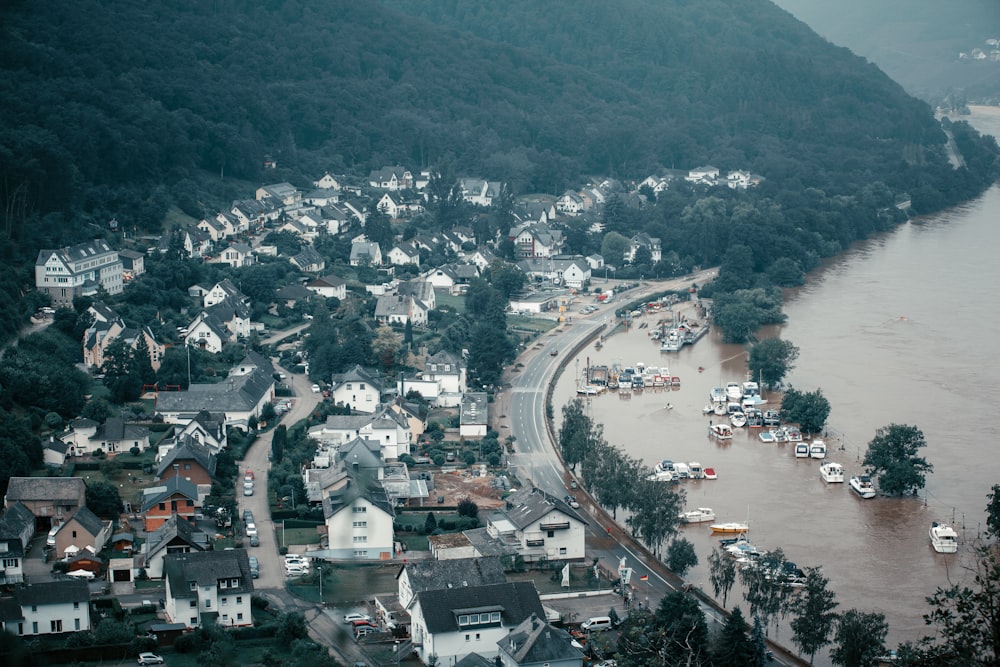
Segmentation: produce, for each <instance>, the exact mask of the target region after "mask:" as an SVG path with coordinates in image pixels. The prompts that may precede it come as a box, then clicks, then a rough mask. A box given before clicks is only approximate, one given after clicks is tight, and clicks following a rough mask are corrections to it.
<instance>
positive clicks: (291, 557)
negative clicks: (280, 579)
mask: <svg viewBox="0 0 1000 667" xmlns="http://www.w3.org/2000/svg"><path fill="white" fill-rule="evenodd" d="M285 565H286V566H288V565H302V566H303V567H309V560H308V559H307V558H306V557H305V556H300V555H298V554H288V555H287V556H285Z"/></svg>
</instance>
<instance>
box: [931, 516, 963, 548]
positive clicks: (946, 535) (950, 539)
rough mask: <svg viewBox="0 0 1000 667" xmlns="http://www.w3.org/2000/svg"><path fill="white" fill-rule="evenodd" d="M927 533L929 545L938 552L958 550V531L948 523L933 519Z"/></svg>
mask: <svg viewBox="0 0 1000 667" xmlns="http://www.w3.org/2000/svg"><path fill="white" fill-rule="evenodd" d="M928 534H929V535H930V538H931V546H932V547H934V551H936V552H938V553H939V554H953V553H955V552H956V551H958V533H956V532H955V529H954V528H952V527H951V526H949V525H948V524H946V523H938V522H937V521H934V522H933V523H931V528H930V531H928Z"/></svg>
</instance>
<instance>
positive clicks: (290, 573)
mask: <svg viewBox="0 0 1000 667" xmlns="http://www.w3.org/2000/svg"><path fill="white" fill-rule="evenodd" d="M307 574H309V568H308V567H305V566H303V565H285V576H286V577H301V576H304V575H307Z"/></svg>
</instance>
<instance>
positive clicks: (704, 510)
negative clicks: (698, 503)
mask: <svg viewBox="0 0 1000 667" xmlns="http://www.w3.org/2000/svg"><path fill="white" fill-rule="evenodd" d="M677 518H678V519H680V520H681V521H683V522H684V523H703V522H705V521H715V512H714V511H712V508H711V507H699V508H697V509H693V510H688V511H687V512H683V513H681V514H680V516H678V517H677Z"/></svg>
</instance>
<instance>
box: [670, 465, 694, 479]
mask: <svg viewBox="0 0 1000 667" xmlns="http://www.w3.org/2000/svg"><path fill="white" fill-rule="evenodd" d="M674 473H675V474H676V475H677V479H690V478H691V468H690V467H689V466H688V464H686V463H681V462H680V461H678V462H677V463H675V464H674Z"/></svg>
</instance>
